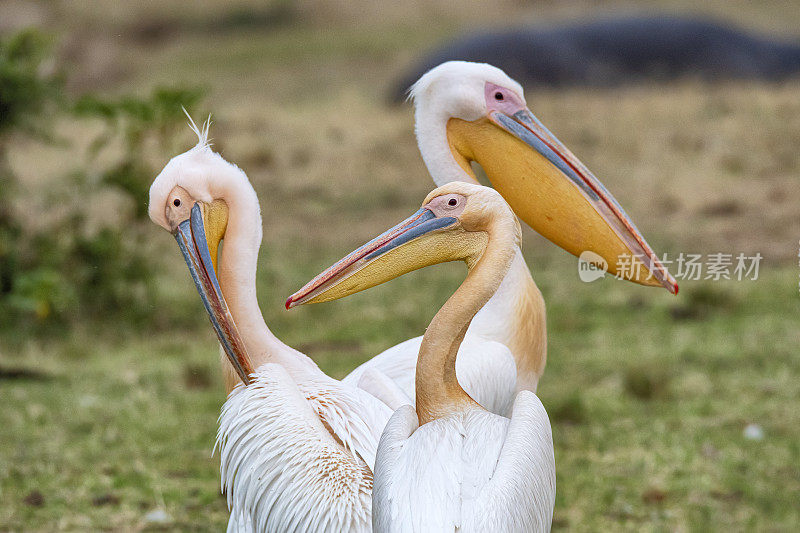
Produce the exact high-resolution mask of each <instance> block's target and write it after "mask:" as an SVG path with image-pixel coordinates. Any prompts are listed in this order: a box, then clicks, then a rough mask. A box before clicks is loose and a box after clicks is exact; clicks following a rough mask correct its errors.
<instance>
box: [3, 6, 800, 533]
mask: <svg viewBox="0 0 800 533" xmlns="http://www.w3.org/2000/svg"><path fill="white" fill-rule="evenodd" d="M261 4H262V3H260V2H259V3H255V2H253V3H250V2H244V3H242V4H241V7H240V8H239V9H240V10H243V12H244V13H245V14H248V13H249V14H250V15H252V14H253V13H256V14H258V15H259V16H261V17H262V19H264V20H263V24H262V25H261V26H257V27H243V26H242V25H241V17H238V18H237V16H236V15H237V11H236V9H229V8H225V9H222V8H220V7H217V4H213V3H208V4H207V5H206V9H205V10H198V11H197V12H195V13H191V14H185V13H180V12H179V11H178V10H177V8H176V4H173V3H170V2H161V3H158V4H154V3H150V4H149V7H147V8H143V7H140V8H135V7H120V4H118V3H111V2H107V3H101V4H99V5H100V7H97V8H93V9H85V8H82V7H80V6H81V4H78V3H67V2H63V3H59V2H54V3H48V4H32V3H19V4H18V5H17V7H16V8H15V9H11V8H4V9H9V11H8V12H9V13H15V14H16V16H17V17H18V18H19V19H20V20H21V21H22V22H20V24H21V23H23V22H25V21H28V22H33V23H37V24H40V25H42V26H43V27H46V28H50V29H52V30H53V31H55V32H56V33H58V34H59V35H60V36H61V38H62V42H63V43H64V44H63V46H62V50H61V52H60V53H61V54H62V57H63V61H64V63H65V64H67V65H69V66H70V73H71V76H70V84H71V88H72V90H74V91H80V90H82V89H85V88H92V89H96V88H101V89H103V90H106V91H108V92H112V93H113V92H121V91H129V90H142V91H144V90H148V89H149V88H150V87H151V86H153V85H155V84H157V83H165V82H183V83H191V84H201V85H204V86H206V87H207V88H208V91H209V96H208V99H207V102H208V109H209V110H210V111H213V112H214V114H215V117H216V120H217V125H216V126H215V127H214V129H213V130H212V136H213V137H214V139H215V145H216V147H217V149H218V150H220V151H221V152H222V153H223V155H224V156H225V157H226V158H228V159H229V160H231V161H234V162H236V163H237V164H239V165H240V166H241V167H242V168H244V169H245V170H246V171H247V172H248V174H249V176H250V177H251V179H252V180H253V182H254V185H255V187H256V190H257V191H258V193H259V196H260V197H261V200H262V212H263V217H264V234H265V235H264V237H265V242H264V247H263V249H262V254H261V261H260V270H259V299H260V302H261V306H262V309H263V310H264V314H265V316H266V318H267V322H268V323H269V324H270V325H271V327H272V328H273V330H274V331H275V332H276V333H277V334H278V335H279V336H280V337H281V338H282V339H284V340H285V341H286V342H288V343H289V344H291V345H292V346H295V347H298V348H300V349H301V350H303V351H305V352H306V353H309V354H310V355H312V356H313V357H314V358H315V359H316V360H317V361H318V362H319V363H320V365H321V366H322V368H323V369H325V370H326V371H328V372H329V373H331V374H332V375H334V376H342V375H344V374H346V373H347V371H349V370H350V369H351V368H353V367H354V366H355V365H356V364H357V363H359V362H361V361H363V360H365V359H366V358H368V357H369V356H371V355H373V354H375V353H377V352H379V351H380V350H382V349H384V348H386V347H388V346H391V345H393V344H395V343H397V342H399V341H402V340H404V339H406V338H408V337H411V336H416V335H419V334H420V333H421V332H422V331H423V330H424V327H425V325H426V324H427V321H428V320H430V318H431V317H432V315H433V313H434V312H435V311H436V309H437V308H438V306H439V305H441V303H442V302H443V301H444V300H445V299H446V297H447V296H448V295H449V294H450V293H451V292H452V291H453V290H454V289H455V287H457V285H458V283H459V282H460V280H461V279H462V276H463V267H461V266H460V265H445V266H441V267H437V268H431V269H427V270H425V271H422V272H417V273H414V274H411V275H409V276H406V277H404V278H401V279H399V280H396V281H395V282H393V283H392V284H389V285H386V286H383V287H378V288H376V289H373V290H371V291H369V292H366V293H364V294H360V295H356V296H354V297H352V298H350V299H348V300H345V301H341V302H335V303H331V304H326V305H324V306H310V307H308V308H300V309H297V310H293V311H292V312H291V313H287V312H285V311H283V310H282V302H283V299H284V298H285V297H286V296H287V295H288V294H289V293H291V292H293V291H294V290H295V289H297V288H298V287H299V286H301V285H302V284H303V283H304V282H305V281H306V280H307V279H309V278H310V277H311V276H312V275H314V274H316V273H317V272H318V271H319V270H320V269H321V268H323V267H325V266H327V265H329V264H330V263H331V262H332V261H334V260H336V259H338V258H339V257H340V256H341V255H342V254H344V253H346V252H348V251H350V250H351V249H352V248H353V247H354V246H356V245H358V244H361V243H362V242H364V241H365V240H367V239H368V238H370V237H371V236H373V235H375V234H376V233H377V232H379V231H382V230H383V229H386V228H387V227H388V226H389V225H390V224H391V223H393V222H395V221H398V220H400V219H402V218H403V217H405V216H407V215H408V214H409V213H411V212H412V211H413V210H414V209H415V208H416V207H417V206H418V204H419V202H421V200H422V199H423V198H424V196H425V194H426V193H427V192H428V191H429V190H430V188H431V185H430V183H429V180H428V178H427V177H426V174H425V172H424V167H423V165H422V162H421V160H420V158H419V155H418V153H417V151H416V147H415V143H414V139H413V134H412V122H411V114H410V110H409V109H408V108H399V109H389V108H386V107H385V106H384V104H383V97H384V95H385V89H386V88H387V87H388V85H389V83H390V81H391V80H392V79H393V78H394V76H396V75H397V74H398V73H399V72H400V71H401V70H402V66H403V65H405V64H407V63H408V62H409V61H410V60H411V59H412V58H413V57H414V54H416V53H418V51H419V50H421V49H424V48H425V47H426V46H428V45H430V44H431V43H434V42H436V41H438V40H439V39H441V38H443V37H444V36H447V35H449V34H452V33H453V32H457V31H459V30H461V29H464V28H468V27H472V26H475V25H480V24H503V23H504V21H508V20H515V21H521V22H525V21H545V20H553V19H558V18H568V17H570V16H575V15H578V16H589V15H590V14H591V13H592V9H596V8H595V7H592V8H591V9H589V6H590V4H591V6H595V3H594V2H591V3H589V2H581V1H570V2H558V3H551V2H545V3H542V4H541V5H536V6H525V5H522V4H521V3H519V2H501V3H498V7H497V8H496V10H493V11H492V12H488V10H486V9H485V8H482V7H481V6H482V5H483V4H480V3H477V2H474V3H470V4H465V5H467V6H468V8H467V9H461V10H459V11H458V12H454V13H451V12H450V11H449V10H448V6H449V4H448V3H446V2H421V3H419V4H420V5H416V4H414V5H411V7H408V8H405V7H403V8H397V10H396V11H391V12H389V13H388V14H387V13H386V10H382V11H380V12H378V11H376V10H375V9H373V8H370V7H369V5H367V4H366V3H363V2H339V3H337V4H336V5H335V7H333V8H331V7H326V8H322V7H320V6H318V5H316V4H314V3H312V2H310V1H302V2H298V3H296V4H282V3H274V4H271V5H268V6H267V7H263V6H262V5H261ZM9 5H12V6H13V5H15V4H14V3H13V2H12V3H10V4H9ZM131 5H134V4H131ZM370 5H371V4H370ZM647 5H648V7H651V8H652V7H654V6H655V7H657V8H659V9H673V8H680V9H683V10H689V11H692V12H699V11H702V12H705V13H716V14H718V15H722V16H725V17H726V18H728V19H732V20H736V21H739V22H740V23H749V24H752V25H754V26H755V27H757V28H760V29H762V30H774V31H777V32H779V33H789V32H790V31H791V29H792V28H796V27H797V24H798V23H800V19H798V17H800V15H799V14H798V11H797V10H796V9H790V8H787V7H786V4H784V3H782V2H767V3H762V4H759V5H758V6H759V7H758V8H756V7H754V6H755V5H756V4H752V3H750V2H724V3H723V2H710V3H706V4H705V5H704V6H703V7H702V8H700V7H693V6H692V5H691V4H690V3H689V2H679V1H670V2H660V3H656V2H653V3H648V4H647ZM31 6H34V7H31ZM287 6H288V7H287ZM353 6H355V7H353ZM358 6H361V8H362V9H361V11H359V9H358ZM620 6H621V7H622V8H625V9H628V10H630V9H632V8H635V7H636V6H635V5H634V4H631V3H624V2H606V3H602V4H601V8H602V9H607V8H613V7H620ZM248 10H249V11H248ZM253 10H255V11H253ZM11 18H13V17H10V18H9V19H7V20H10V19H11ZM245 18H247V17H245ZM251 18H252V17H251ZM428 20H444V21H446V22H442V23H441V24H436V25H434V24H431V23H426V21H428ZM237 21H239V22H237ZM78 29H80V31H78ZM798 90H800V82H790V83H785V84H781V85H771V86H762V85H758V84H754V83H738V84H720V85H715V86H711V87H709V86H704V85H700V84H698V83H695V82H692V81H684V82H679V83H676V84H673V85H670V86H667V87H648V86H640V87H635V88H627V89H623V90H614V91H593V92H588V91H582V90H570V91H565V92H554V91H539V92H530V93H529V94H528V95H527V97H528V101H529V103H530V105H531V107H532V109H533V110H534V112H535V113H537V115H538V116H539V117H540V118H541V119H542V120H543V121H544V122H545V123H546V124H548V125H549V126H550V127H551V129H552V130H553V131H554V132H555V133H556V134H557V135H559V137H560V138H561V139H562V140H563V141H564V142H565V143H566V144H567V145H568V146H570V147H571V148H572V149H573V151H574V152H575V153H577V154H578V155H579V156H580V157H581V158H582V159H583V160H584V161H585V162H586V163H587V165H588V166H589V167H590V168H592V169H593V170H594V171H595V173H596V174H597V175H598V176H600V177H601V179H602V180H603V181H604V182H605V184H606V185H607V186H608V188H609V189H610V190H611V191H612V192H613V193H614V194H615V195H616V196H617V197H618V199H619V200H620V201H621V203H622V204H623V205H624V206H625V207H626V209H627V210H628V212H629V214H631V215H632V217H633V218H634V220H636V222H637V225H638V226H639V227H640V229H642V231H643V232H644V234H645V235H646V236H647V237H648V240H649V241H650V243H651V244H652V245H653V246H654V247H655V248H656V250H657V251H659V252H670V253H671V254H676V253H678V252H695V253H703V254H708V253H714V252H726V253H739V252H745V253H747V254H752V253H755V252H760V253H762V255H764V256H765V260H764V261H763V263H762V265H761V272H760V277H759V279H758V280H757V281H743V282H734V281H731V282H711V281H706V282H684V283H682V284H681V293H680V295H679V296H678V297H671V296H669V295H668V294H666V292H665V291H658V290H655V289H646V288H643V287H638V286H634V285H631V284H625V283H622V282H613V281H611V280H607V281H602V282H596V283H593V284H583V283H580V282H579V281H578V280H577V276H575V270H576V268H575V260H574V258H572V257H571V256H567V255H566V254H565V253H563V252H561V251H560V250H558V249H556V248H555V247H554V246H552V245H550V244H548V243H546V241H544V240H542V239H541V238H539V237H538V236H536V235H534V234H533V233H532V232H531V231H530V230H527V231H526V235H525V252H526V256H527V258H528V260H529V264H530V265H531V267H532V269H533V274H534V278H535V279H536V281H537V283H538V284H539V285H540V287H541V289H542V291H543V293H544V295H545V299H546V301H547V303H548V334H549V358H548V368H547V371H546V373H545V376H544V378H543V379H542V382H541V385H540V391H539V393H540V396H541V398H542V401H543V403H544V405H545V407H546V408H547V409H548V412H549V413H550V416H551V420H552V422H553V431H554V437H555V440H556V446H557V450H556V454H557V455H556V460H557V467H558V499H557V507H556V516H555V522H554V528H555V529H560V530H570V531H572V530H574V531H597V530H635V531H640V530H652V531H662V530H674V531H690V530H691V531H695V530H698V531H700V530H703V531H704V530H730V529H733V530H743V529H748V530H750V529H752V530H767V531H791V530H794V529H796V525H797V524H798V523H800V510H799V509H798V507H797V504H796V502H797V501H798V500H800V467H798V465H800V445H798V442H800V439H799V438H798V437H800V434H799V433H798V429H797V428H798V427H800V400H798V398H800V390H799V389H800V385H798V379H797V378H798V375H800V359H798V357H797V354H796V349H797V348H796V347H797V346H798V342H799V341H800V333H798V331H799V330H798V329H797V327H796V324H797V319H796V317H797V312H798V310H799V309H798V307H800V296H799V295H798V276H800V270H798V267H797V263H796V255H797V253H798V238H800V216H798V207H797V206H798V205H800V187H798V186H797V176H798V173H799V172H800V156H799V155H798V152H797V150H796V146H797V144H798V142H800V102H798V100H797V94H798ZM65 127H67V126H65ZM185 141H186V146H187V147H188V146H189V145H190V143H191V136H190V135H189V134H188V133H187V135H186V138H185ZM16 148H17V149H16V150H15V154H16V155H15V157H14V160H13V161H12V162H13V163H14V165H15V168H16V170H17V171H18V173H19V174H20V175H21V176H23V180H24V181H23V183H24V184H25V186H26V187H27V188H28V190H29V193H30V195H31V198H35V197H36V195H37V191H39V190H41V189H42V188H46V187H48V183H49V182H48V175H49V174H53V175H56V174H57V171H59V170H60V167H61V164H62V162H63V157H64V154H59V153H58V152H57V150H51V149H48V150H42V149H41V148H38V147H36V146H34V145H31V144H30V143H22V142H20V143H19V145H18V146H17V147H16ZM60 158H62V159H60ZM152 235H153V236H152V242H151V243H150V247H151V249H149V250H143V253H148V254H150V255H149V256H150V257H151V258H152V259H153V261H157V262H158V264H159V265H160V268H161V271H162V272H163V275H162V279H161V283H162V287H163V292H164V293H165V294H167V295H168V296H169V297H170V298H169V299H170V300H171V301H172V302H174V303H173V305H171V306H167V307H162V308H154V309H153V313H154V314H156V315H157V316H160V317H165V323H171V324H176V323H177V324H182V326H181V327H175V326H162V327H160V328H157V330H156V331H148V332H134V331H115V330H110V331H109V330H108V329H107V326H104V327H103V328H99V327H98V326H95V325H92V324H85V325H83V326H82V327H81V328H80V330H79V331H75V332H73V333H72V334H71V335H69V336H68V337H67V338H65V339H62V340H55V339H51V340H47V341H37V340H33V339H18V338H15V337H14V334H13V332H6V333H4V334H3V338H2V339H0V340H2V344H0V347H2V348H1V349H2V352H0V361H1V362H2V363H3V364H2V367H3V368H20V369H23V370H26V372H22V373H20V374H19V375H11V374H9V375H5V376H1V378H2V379H0V405H2V409H0V530H21V529H28V530H42V531H49V530H54V529H62V530H86V529H112V530H137V529H164V530H174V529H182V530H219V529H221V528H222V527H223V526H224V524H225V522H226V520H227V511H226V506H225V502H224V499H223V498H222V497H221V496H220V495H219V488H218V471H217V467H218V463H217V459H216V458H213V457H212V456H211V448H212V444H213V440H214V431H215V427H216V416H217V414H218V412H219V406H220V405H221V403H222V401H223V400H224V396H223V392H222V390H221V386H220V383H219V373H218V363H217V360H218V354H217V350H216V347H215V342H214V337H213V335H212V333H211V331H210V328H208V327H207V323H206V322H204V318H203V311H202V308H201V305H200V303H199V301H198V299H197V296H196V294H195V293H194V289H193V286H192V285H191V282H190V280H189V279H188V276H187V274H186V272H185V268H184V267H183V262H182V260H181V258H180V254H179V253H178V250H177V248H176V247H175V246H174V241H173V240H172V239H171V238H170V237H169V236H168V235H167V234H166V233H165V232H163V231H160V230H158V229H157V228H155V227H153V233H152ZM662 292H663V294H662ZM167 317H169V319H167ZM173 317H177V318H173ZM312 324H313V327H310V325H312ZM751 424H756V425H757V426H758V427H760V428H761V430H762V431H763V438H762V439H760V440H751V439H748V438H746V437H745V428H747V427H748V425H751ZM751 431H752V429H751ZM156 509H163V510H165V511H166V513H167V515H168V518H167V521H166V522H165V523H163V524H158V523H154V522H153V521H148V520H146V516H147V515H148V513H150V512H151V511H153V510H156Z"/></svg>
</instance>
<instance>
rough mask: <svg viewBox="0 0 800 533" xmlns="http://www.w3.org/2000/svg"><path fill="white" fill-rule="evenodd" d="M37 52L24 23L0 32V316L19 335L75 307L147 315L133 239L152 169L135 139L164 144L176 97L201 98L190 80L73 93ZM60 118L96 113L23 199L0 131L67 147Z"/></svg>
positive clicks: (143, 271) (69, 316) (76, 313)
mask: <svg viewBox="0 0 800 533" xmlns="http://www.w3.org/2000/svg"><path fill="white" fill-rule="evenodd" d="M48 59H50V56H49V51H48V43H47V41H46V40H45V39H44V38H43V37H42V36H41V35H40V34H38V33H36V32H34V31H23V32H20V33H17V34H13V35H11V36H9V37H6V38H4V39H2V40H0V111H1V113H0V324H2V325H1V326H0V328H4V329H9V330H13V331H15V333H16V335H15V337H16V340H19V341H22V340H24V335H21V333H24V334H25V335H27V334H40V335H41V334H45V333H48V332H50V333H52V331H53V330H54V329H56V330H59V331H61V328H60V327H63V326H69V325H75V323H76V319H77V318H78V317H80V319H81V320H86V319H89V320H92V321H96V322H98V323H103V322H106V321H112V320H113V321H115V322H116V323H117V325H119V323H120V322H122V323H124V324H127V325H128V326H134V325H141V323H146V322H147V321H148V320H149V318H150V317H152V313H150V312H149V305H150V304H151V303H152V301H153V299H154V298H156V293H155V291H154V290H153V284H152V280H153V270H152V268H151V267H150V263H149V262H148V260H147V258H146V255H145V254H143V253H142V251H143V248H144V247H143V240H144V239H145V235H146V233H145V232H144V231H143V229H144V228H143V222H144V221H145V220H146V219H147V216H146V214H147V203H146V197H147V190H148V188H149V185H150V182H151V181H152V177H153V175H154V172H156V170H157V169H156V168H154V167H153V166H151V165H150V164H149V163H148V162H147V158H146V152H147V150H146V143H147V142H155V143H157V145H158V146H160V147H162V148H163V153H165V154H166V153H169V152H168V149H169V147H171V146H173V142H172V140H173V139H174V138H175V134H176V128H177V127H178V126H180V127H183V124H184V120H185V117H184V115H183V112H182V106H189V107H190V108H191V107H193V106H194V105H195V104H196V103H197V102H198V101H199V98H200V91H198V90H189V89H168V88H157V89H155V90H153V91H152V93H151V94H150V95H148V96H146V97H134V96H124V97H121V98H117V99H103V98H99V97H96V96H94V95H92V94H91V93H87V94H84V95H82V96H81V97H80V98H79V99H77V100H76V101H74V102H73V101H71V100H70V99H69V98H67V97H66V95H65V93H64V90H63V87H64V84H63V78H62V76H61V75H60V73H58V72H56V71H55V70H54V69H53V68H52V67H48V66H47V61H48ZM60 119H61V120H67V121H69V123H70V124H71V125H73V126H74V125H75V123H76V122H77V121H94V122H99V123H100V125H99V127H96V128H95V129H96V131H95V132H93V133H92V136H93V137H94V140H93V141H92V142H91V144H90V146H89V147H88V150H86V151H85V155H82V156H81V157H83V159H84V161H82V164H80V165H78V166H74V167H72V168H71V169H70V170H65V171H64V173H63V174H62V175H60V176H59V178H58V179H57V180H56V181H55V182H54V184H53V187H50V188H48V190H47V191H46V192H45V193H44V196H43V197H40V198H38V199H37V201H36V202H34V203H33V205H32V203H31V202H29V201H28V200H29V198H28V197H27V196H26V191H24V190H20V188H19V187H17V186H16V183H15V182H16V179H15V176H14V170H13V169H12V168H11V165H10V164H9V161H8V159H9V154H8V151H9V149H10V148H9V140H10V139H11V138H12V137H13V136H15V135H16V136H19V135H21V134H27V135H28V136H33V137H34V138H35V139H36V140H37V141H38V142H42V143H49V144H52V145H56V146H57V147H58V148H60V149H61V151H62V152H63V157H65V158H70V159H74V158H75V155H76V152H77V151H78V148H77V143H76V142H75V140H74V139H72V138H71V137H70V136H69V135H68V134H67V135H64V134H57V133H54V130H53V125H54V124H55V123H56V121H58V120H60ZM115 141H116V142H117V143H118V145H119V147H118V149H117V151H116V155H115V157H114V158H113V159H112V160H111V161H107V162H104V163H103V164H97V161H96V156H97V154H98V153H99V152H100V151H101V150H102V149H104V148H106V147H107V146H108V145H109V144H111V143H113V142H115ZM65 168H69V167H68V166H66V165H65ZM93 199H98V204H99V205H98V204H95V203H94V201H93ZM70 200H71V201H70ZM104 204H105V205H104ZM54 207H60V209H58V212H57V213H53V210H54ZM104 208H105V209H108V210H109V211H112V212H113V213H114V214H115V218H116V220H113V222H103V223H100V224H92V223H91V222H90V221H89V219H90V217H91V213H92V212H93V211H98V210H99V211H102V210H104ZM30 217H34V218H36V219H40V220H42V221H43V222H44V223H41V224H37V223H30ZM26 219H27V221H26ZM148 229H149V228H148Z"/></svg>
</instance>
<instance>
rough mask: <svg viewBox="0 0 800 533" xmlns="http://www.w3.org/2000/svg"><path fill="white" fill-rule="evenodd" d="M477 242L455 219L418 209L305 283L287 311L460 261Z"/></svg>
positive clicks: (477, 245) (474, 236) (287, 306)
mask: <svg viewBox="0 0 800 533" xmlns="http://www.w3.org/2000/svg"><path fill="white" fill-rule="evenodd" d="M481 238H483V239H485V238H486V237H485V234H484V233H473V232H466V231H464V229H463V228H461V224H460V223H459V221H458V219H456V218H454V217H437V216H436V215H435V214H434V213H433V211H431V210H430V209H427V208H426V207H423V208H422V209H420V210H419V211H417V212H416V213H414V214H413V215H412V216H410V217H409V218H407V219H406V220H404V221H402V222H401V223H400V224H398V225H396V226H394V227H393V228H391V229H390V230H388V231H386V232H384V233H383V234H381V235H380V236H378V237H376V238H375V239H372V240H371V241H369V242H368V243H367V244H365V245H363V246H361V247H360V248H358V249H357V250H355V251H354V252H352V253H350V254H349V255H347V256H346V257H345V258H344V259H341V260H340V261H338V262H337V263H335V264H334V265H333V266H331V267H330V268H328V269H327V270H325V271H324V272H322V273H321V274H319V275H318V276H317V277H315V278H314V279H312V280H311V281H309V282H308V283H306V285H305V286H304V287H303V288H302V289H300V290H299V291H297V292H295V293H294V294H292V295H291V296H290V297H289V298H288V299H287V300H286V309H290V308H292V307H295V306H297V305H302V304H306V303H319V302H327V301H330V300H337V299H339V298H344V297H345V296H349V295H351V294H354V293H357V292H360V291H363V290H365V289H369V288H370V287H374V286H375V285H379V284H381V283H385V282H387V281H389V280H391V279H394V278H396V277H399V276H402V275H403V274H406V273H408V272H411V271H413V270H417V269H420V268H423V267H425V266H428V265H433V264H436V263H444V262H447V261H456V260H459V259H464V258H466V257H468V256H470V255H471V254H473V253H475V251H476V250H477V249H478V248H479V246H480V243H479V242H478V239H481Z"/></svg>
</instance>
